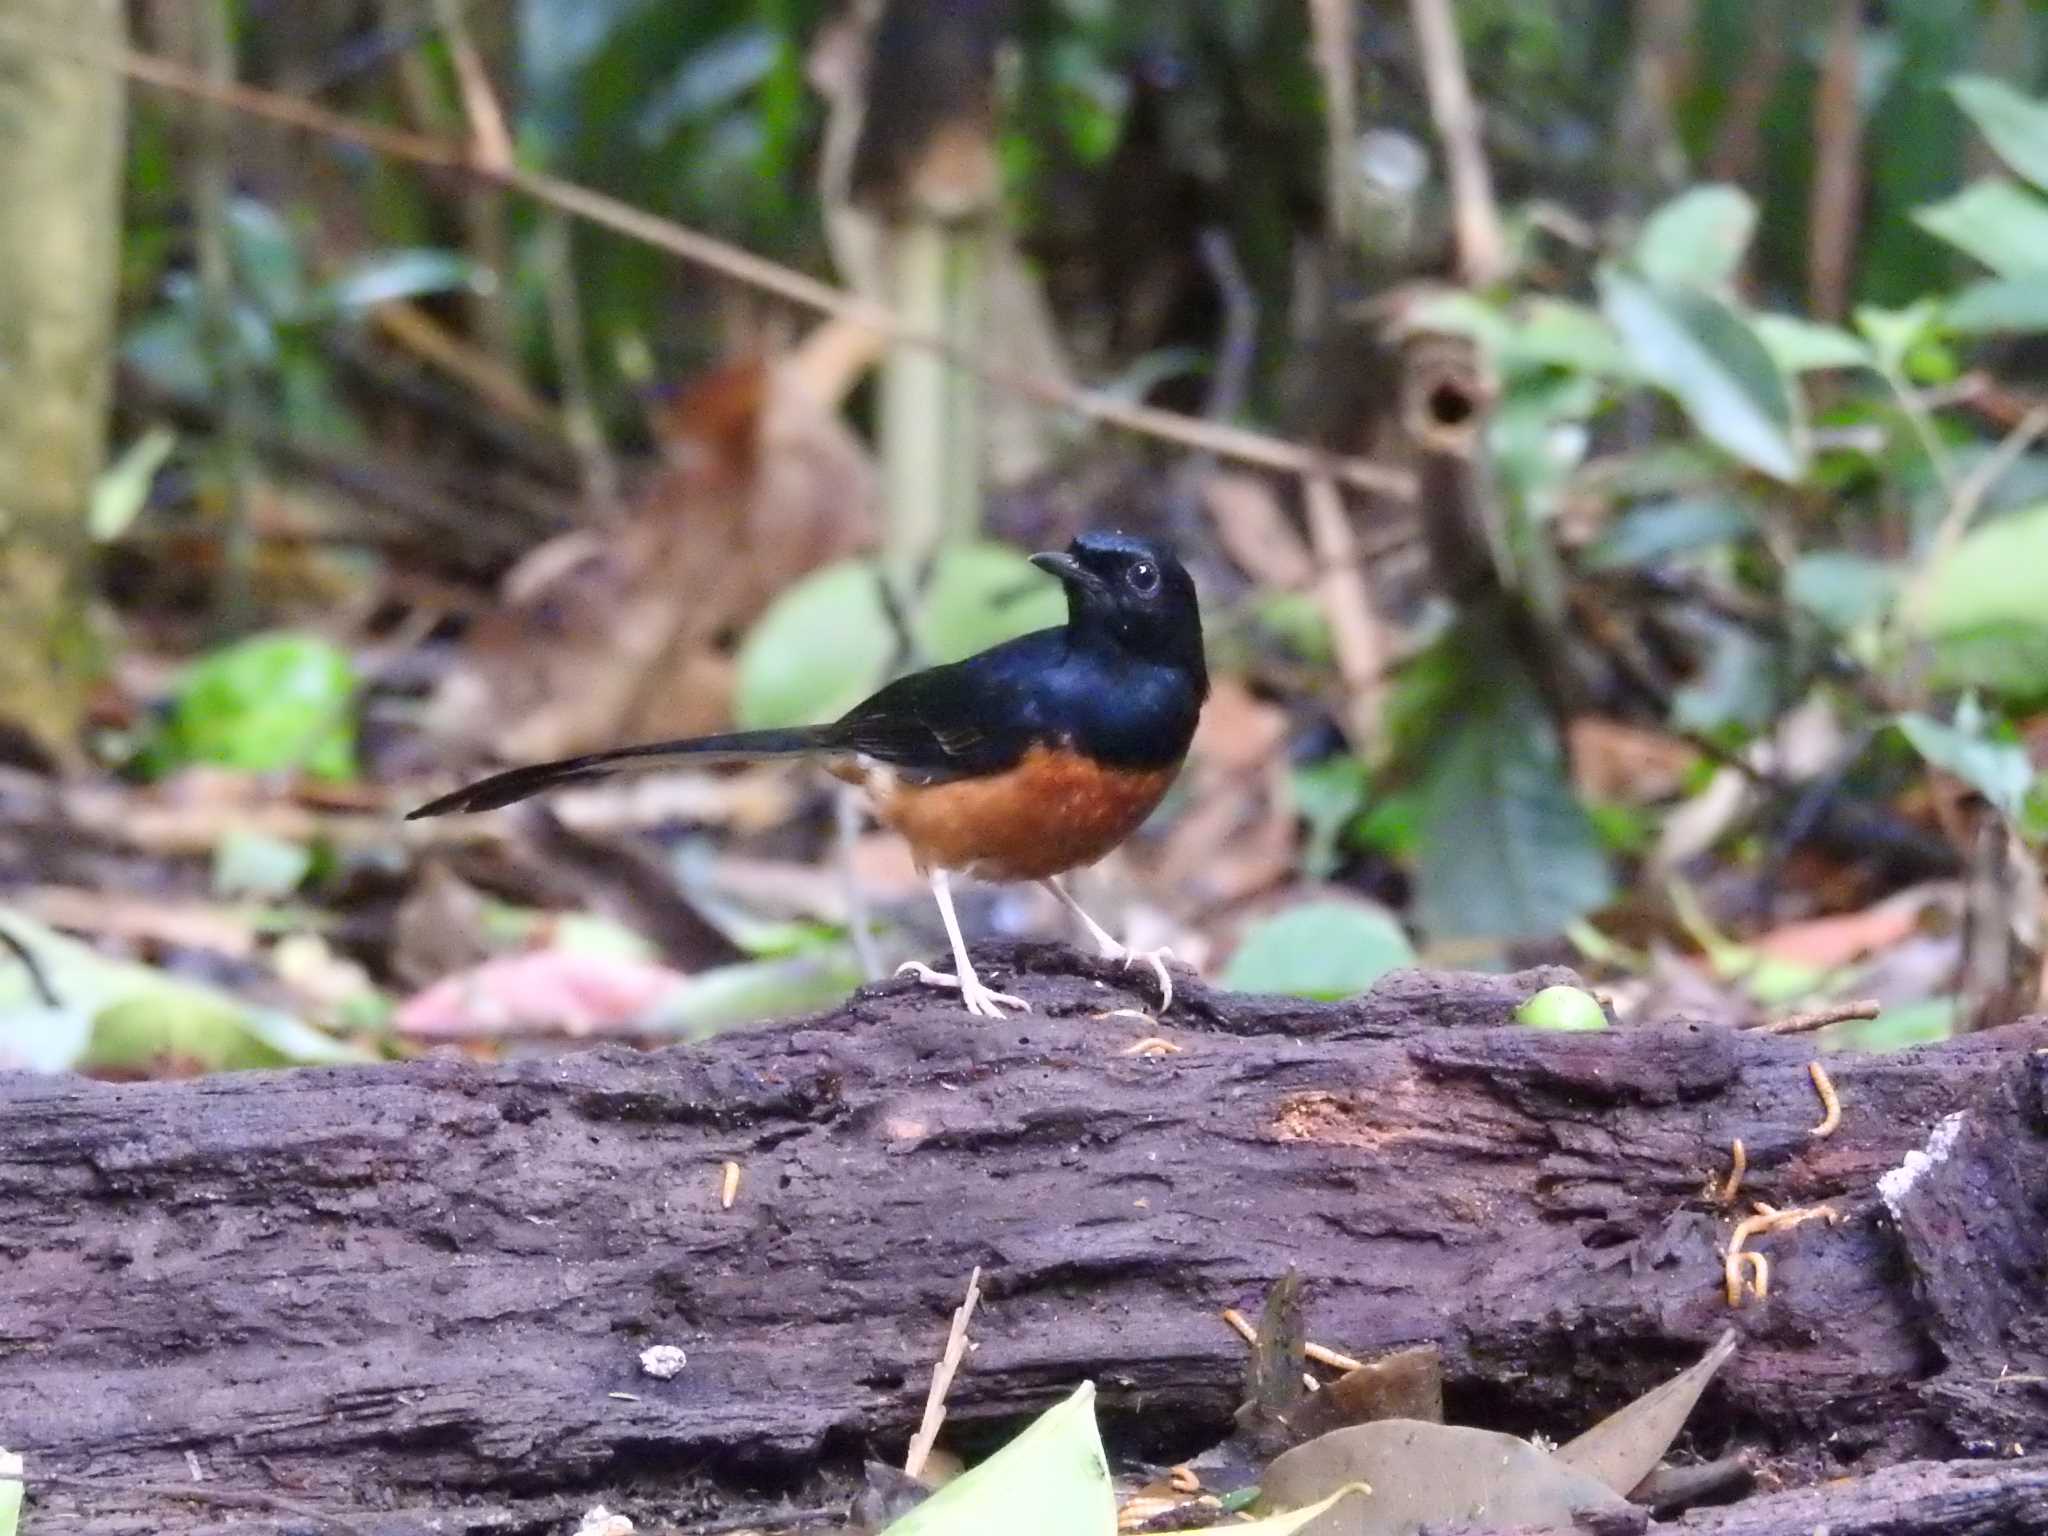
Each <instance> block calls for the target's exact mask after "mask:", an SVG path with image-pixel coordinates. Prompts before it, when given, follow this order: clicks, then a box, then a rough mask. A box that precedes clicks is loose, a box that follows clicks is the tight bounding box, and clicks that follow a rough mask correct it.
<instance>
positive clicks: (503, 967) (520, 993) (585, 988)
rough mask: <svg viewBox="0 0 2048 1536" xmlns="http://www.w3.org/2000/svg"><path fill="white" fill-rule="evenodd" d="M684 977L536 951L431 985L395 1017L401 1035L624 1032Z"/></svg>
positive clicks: (639, 964) (625, 962) (588, 956)
mask: <svg viewBox="0 0 2048 1536" xmlns="http://www.w3.org/2000/svg"><path fill="white" fill-rule="evenodd" d="M687 979H688V978H686V977H685V976H683V975H682V974H681V973H680V972H677V971H671V970H668V969H666V968H664V967H662V966H658V965H649V964H647V963H645V962H643V961H639V960H629V959H624V958H621V957H619V956H616V955H607V954H592V953H586V952H583V951H577V950H563V949H541V950H534V951H532V952H530V953H527V954H523V955H507V956H503V957H502V958H499V959H496V960H487V961H485V962H484V963H483V964H482V965H479V966H476V967H475V968H473V969H471V970H468V971H465V972H463V973H462V974H461V975H458V976H449V977H446V978H444V979H442V980H441V981H437V982H435V983H434V984H433V985H432V986H430V987H428V988H427V989H426V990H425V991H424V992H421V993H419V994H417V995H415V996H414V997H411V998H409V999H407V1000H406V1002H405V1003H404V1004H402V1005H401V1006H400V1008H399V1010H398V1014H397V1016H396V1018H395V1019H394V1021H393V1022H394V1023H395V1024H396V1026H397V1028H398V1030H399V1032H400V1033H401V1034H407V1035H423V1036H436V1037H448V1036H459V1035H531V1034H545V1035H555V1034H562V1035H572V1036H581V1035H592V1034H602V1033H612V1032H620V1033H623V1032H629V1031H630V1030H631V1029H632V1028H633V1026H634V1025H635V1024H636V1023H637V1022H638V1021H639V1020H640V1019H642V1018H644V1017H645V1016H646V1015H647V1014H648V1013H650V1012H651V1011H653V1010H654V1009H655V1008H657V1007H658V1006H659V1005H660V1004H661V1003H662V1002H663V1001H665V1000H666V999H667V998H668V997H669V996H670V994H671V993H673V992H674V991H675V990H676V989H677V988H678V987H680V986H682V985H683V984H684V983H685V982H686V981H687Z"/></svg>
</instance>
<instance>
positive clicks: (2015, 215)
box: [1913, 180, 2048, 278]
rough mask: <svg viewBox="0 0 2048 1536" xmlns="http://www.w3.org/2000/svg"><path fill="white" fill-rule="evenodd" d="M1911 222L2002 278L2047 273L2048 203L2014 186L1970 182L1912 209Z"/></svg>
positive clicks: (1987, 182) (1993, 182) (2003, 183)
mask: <svg viewBox="0 0 2048 1536" xmlns="http://www.w3.org/2000/svg"><path fill="white" fill-rule="evenodd" d="M1913 222H1914V223H1916V224H1918V225H1919V226H1920V227H1921V228H1922V229H1924V230H1926V231H1927V232H1928V233H1929V234H1931V235H1935V236H1937V237H1939V238H1940V239H1943V240H1946V241H1947V242H1948V243H1949V244H1950V245H1952V246H1954V247H1955V248H1956V249H1957V250H1959V251H1961V252H1963V253H1964V254H1965V255H1967V256H1973V257H1975V258H1976V259H1977V260H1978V261H1981V262H1982V263H1983V264H1984V265H1985V266H1987V267H1989V268H1990V269H1991V270H1992V271H1994V272H1996V273H1997V274H1998V275H1999V276H2000V277H2009V278H2011V277H2026V276H2029V275H2032V274H2036V273H2040V272H2044V271H2048V203H2044V202H2043V201H2042V200H2041V199H2040V198H2038V197H2036V196H2035V195H2034V194H2033V193H2031V192H2029V191H2027V190H2026V189H2025V188H2024V187H2022V186H2020V185H2018V184H2017V183H2016V182H2010V181H1998V180H1986V181H1974V182H1972V183H1970V185H1969V186H1967V187H1965V188H1963V190H1962V191H1960V192H1958V193H1956V194H1955V196H1953V197H1948V198H1944V199H1942V201H1940V202H1938V203H1929V204H1928V205H1927V206H1926V207H1925V208H1916V209H1914V210H1913Z"/></svg>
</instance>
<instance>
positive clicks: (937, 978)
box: [896, 960, 1031, 1019]
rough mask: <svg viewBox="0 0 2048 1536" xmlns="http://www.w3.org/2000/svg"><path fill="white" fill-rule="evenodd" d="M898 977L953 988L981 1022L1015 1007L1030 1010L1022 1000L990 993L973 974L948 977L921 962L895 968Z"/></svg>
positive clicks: (1003, 994) (909, 961)
mask: <svg viewBox="0 0 2048 1536" xmlns="http://www.w3.org/2000/svg"><path fill="white" fill-rule="evenodd" d="M896 974H897V975H898V976H915V977H916V978H917V979H918V981H920V982H921V983H923V984H924V985H925V986H927V987H949V988H956V989H958V991H959V993H960V1001H961V1002H963V1003H965V1004H966V1005H967V1011H968V1012H969V1013H972V1014H975V1015H977V1016H979V1017H981V1018H984V1019H1000V1018H1003V1017H1005V1015H1004V1013H1003V1008H1004V1007H1010V1008H1015V1009H1017V1010H1019V1011H1020V1012H1023V1013H1029V1012H1030V1011H1031V1005H1030V1004H1029V1003H1027V1002H1025V1001H1024V999H1023V998H1021V997H1012V996H1011V995H1010V994H1009V993H1007V992H992V991H990V990H989V989H988V988H987V987H985V986H983V985H982V984H981V978H980V977H979V976H977V975H975V974H974V972H972V971H966V972H964V973H963V974H962V975H959V976H949V975H947V974H946V972H944V971H935V970H933V969H932V968H931V967H930V966H928V965H926V964H925V963H924V962H923V961H921V960H906V961H904V962H903V963H902V964H901V965H899V966H897V967H896Z"/></svg>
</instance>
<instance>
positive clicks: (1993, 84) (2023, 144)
mask: <svg viewBox="0 0 2048 1536" xmlns="http://www.w3.org/2000/svg"><path fill="white" fill-rule="evenodd" d="M1948 93H1949V95H1950V96H1952V97H1954V98H1955V103H1956V105H1957V106H1959V107H1961V108H1962V109H1963V111H1964V112H1965V113H1966V114H1967V115H1968V116H1969V119H1970V121H1971V122H1973V123H1975V124H1976V125H1977V131H1978V132H1979V133H1981V134H1983V135H1984V137H1985V139H1986V140H1987V141H1988V142H1989V143H1990V145H1991V147H1992V148H1993V149H1995V150H1997V151H1998V158H1999V159H2001V160H2003V161H2004V162H2005V163H2006V164H2007V165H2009V166H2011V167H2012V168H2013V169H2014V170H2015V171H2017V172H2019V173H2020V175H2022V176H2024V177H2026V178H2027V180H2029V181H2031V182H2032V183H2033V184H2034V185H2035V186H2037V187H2043V188H2048V105H2043V104H2042V103H2041V102H2038V101H2032V100H2029V99H2028V98H2027V97H2025V96H2022V95H2021V94H2020V93H2019V92H2018V91H2016V90H2014V89H2013V88H2012V87H2011V86H2009V85H2007V84H2006V83H2005V82H2004V81H2003V80H1995V79H1993V78H1991V77H1990V76H1988V75H1960V76H1958V77H1957V78H1955V79H1953V80H1951V81H1949V83H1948Z"/></svg>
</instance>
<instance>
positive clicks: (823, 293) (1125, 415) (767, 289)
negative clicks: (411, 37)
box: [0, 22, 1490, 500]
mask: <svg viewBox="0 0 2048 1536" xmlns="http://www.w3.org/2000/svg"><path fill="white" fill-rule="evenodd" d="M0 40H6V41H8V42H11V43H12V44H14V45H15V46H17V47H19V46H26V47H29V48H32V49H36V50H39V51H44V52H47V53H51V54H55V55H59V56H62V57H66V58H71V59H75V60H77V61H79V62H81V63H85V64H89V65H93V66H96V67H100V68H104V69H108V70H111V71H113V72H114V73H116V74H120V75H125V76H126V77H127V78H129V79H130V80H134V81H137V82H139V83H141V84H143V85H148V86H153V87H155V88H156V89H158V90H163V91H169V92H171V93H173V94H175V95H179V96H184V97H187V98H190V99H192V100H197V101H211V102H215V103H217V104H219V105H222V106H225V107H228V108H230V109H232V110H234V111H236V112H241V113H244V114H246V115H248V116H251V117H256V118H261V119H263V120H265V121H267V122H273V123H279V124H282V125H284V126H286V127H290V128H296V129H299V130H301V131H303V132H306V133H311V134H315V135H318V136H320V137H322V138H327V139H331V140H334V141H336V142H338V143H344V144H352V145H355V146H356V147H358V148H360V149H365V150H368V151H370V152H372V153H374V154H378V155H383V156H385V157H386V158H388V159H393V160H402V161H406V162H409V163H411V164H414V165H420V166H425V167H428V168H430V169H434V170H440V171H445V172H449V173H451V174H454V175H457V176H468V177H473V178H477V179H480V180H483V181H487V182H490V183H492V184H494V185H498V186H502V187H505V188H507V189H509V190H511V191H515V192H518V193H519V194H521V195H522V196H525V197H529V198H531V199H533V200H534V201H535V202H538V203H542V204H544V205H546V206H548V207H551V208H556V209H560V210H561V211H562V212H564V213H567V214H570V215H572V216H574V217H576V218H579V219H583V220H585V221H587V222H589V223H592V224H596V225H599V226H601V227H602V228H605V229H609V230H611V231H612V232H613V233H615V234H619V235H623V236H625V237H626V238H628V239H632V240H638V241H640V242H641V243H642V244H645V245H648V246H651V247H653V248H654V249H656V250H661V251H666V252H668V253H669V254H671V255H673V256H677V257H680V258H681V259H683V260H684V261H688V262H692V263H694V264H696V265H698V266H701V267H705V268H707V269H709V270H711V271H713V272H717V273H719V274H720V275H721V276H723V277H726V278H729V279H730V280H732V281H734V282H738V283H744V284H746V285H748V286H749V287H753V288H757V289H760V290H761V291H762V292H764V293H769V294H773V295H775V296H776V297H778V298H780V299H783V300H785V301H786V302H788V303H791V304H794V305H797V306H799V307H800V308H803V309H808V310H812V311H815V312H817V313H819V314H826V315H833V316H837V317H840V318H842V319H845V320H849V321H852V322H853V323H855V324H857V325H863V326H867V327H868V328H870V329H872V330H875V331H878V332H880V333H882V334H884V335H886V336H889V337H890V338H892V339H895V340H899V341H902V342H904V343H905V344H907V345H911V346H918V347H927V348H930V349H932V350H933V351H936V352H938V353H940V354H941V355H942V356H945V357H946V358H947V359H948V360H949V361H951V362H952V363H954V364H955V365H956V366H958V367H961V368H964V369H967V370H969V371H971V372H973V373H975V374H976V375H978V376H979V377H981V378H984V379H986V380H988V381H989V382H990V383H992V384H995V385H997V386H998V387H1000V388H1003V389H1008V390H1012V391H1015V392H1016V393H1018V394H1020V395H1022V396H1024V397H1025V398H1027V399H1032V400H1036V401H1038V402H1039V403H1041V404H1043V405H1045V406H1048V407H1051V408H1054V409H1058V410H1064V411H1070V412H1072V413H1073V414H1075V415H1077V416H1081V417H1084V418H1086V419H1087V420H1090V421H1094V422H1097V423H1100V424H1102V425H1104V426H1110V427H1116V428H1118V429H1120V430H1122V431H1126V432H1133V433H1136V434H1138V435H1140V436H1145V437H1153V438H1157V439H1159V440H1161V441H1163V442H1171V443H1178V444H1180V445H1181V446H1183V447H1186V448H1194V449H1199V450H1204V451H1207V452H1210V453H1214V454H1216V455H1217V456H1218V457H1220V458H1226V459H1234V460H1236V461H1238V462H1240V463H1245V464H1257V465H1262V466H1264V467H1266V468H1268V469H1279V470H1286V471H1289V472H1291V473H1293V474H1297V475H1305V474H1310V473H1313V472H1315V471H1316V470H1317V468H1318V467H1319V466H1323V467H1326V468H1327V471H1328V473H1329V474H1331V475H1332V476H1333V477H1334V478H1335V479H1337V480H1338V481H1339V482H1341V483H1343V484H1346V485H1351V486H1356V487H1358V488H1359V489H1361V490H1366V491H1373V492H1377V493H1378V494H1380V495H1383V496H1390V497H1395V498H1399V499H1402V500H1407V499H1410V498H1412V497H1413V496H1414V494H1415V482H1414V477H1413V476H1411V475H1410V474H1408V473H1407V472H1406V471H1405V470H1401V469H1397V468H1394V467H1392V466H1390V465H1386V464H1379V463H1375V462H1373V461H1372V460H1369V459H1359V458H1340V459H1326V458H1324V457H1323V456H1322V455H1319V454H1317V453H1316V452H1314V451H1313V450H1311V449H1308V448H1304V447H1302V446H1300V445H1299V444H1296V443H1290V442H1286V441H1284V440H1283V439H1280V438H1276V437H1271V436H1268V435H1267V434H1265V433H1263V432H1253V431H1249V430H1247V429H1245V428H1242V427H1233V426H1227V425H1224V424H1222V423H1218V422H1206V421H1202V420H1199V419H1197V418H1195V417H1191V416H1184V415H1182V414H1180V413H1179V412H1177V411H1166V410H1160V409H1158V408H1156V407H1153V406H1144V405H1134V404H1131V403H1129V402H1126V401H1123V400H1119V399H1116V398H1113V397H1111V396H1109V395H1106V394H1103V393H1101V392H1099V391H1095V390H1087V389H1077V388H1075V387H1073V386H1072V385H1068V384H1064V383H1061V382H1059V381H1057V380H1052V379H1046V378H1042V377H1039V376H1037V375H1034V374H1026V373H1021V372H1018V371H1017V370H1014V369H1010V368H1006V367H1003V366H1001V365H999V364H994V363H990V362H987V361H985V360H983V359H981V358H976V357H965V356H961V355H959V354H958V353H956V352H955V351H953V350H952V349H950V348H947V347H946V346H945V345H944V344H943V343H942V342H941V341H940V340H939V339H938V338H936V337H930V336H923V335H916V334H912V333H911V332H910V331H909V330H908V329H907V328H906V327H904V326H903V325H902V324H901V323H900V322H899V321H898V319H897V317H896V316H895V315H894V314H892V313H891V312H890V311H889V310H888V309H886V308H884V307H883V306H881V305H878V304H875V303H873V302H871V301H868V300H864V299H859V298H855V297H852V296H851V295H848V294H846V293H844V292H842V291H841V290H839V289H837V288H834V287H833V286H832V285H830V284H829V283H823V282H820V281H818V280H817V279H816V278H813V277H808V276H806V275H805V274H803V273H801V272H798V271H796V270H794V269H793V268H790V267H786V266H783V265H782V264H780V263H779V262H774V261H769V260H767V259H766V258H764V257H760V256H756V255H754V254H753V253H751V252H749V251H744V250H741V249H740V248H739V247H737V246H734V245H731V244H728V243H727V242H725V241H723V240H719V239H716V238H714V237H712V236H710V235H705V234H700V233H699V232H697V231H696V230H692V229H688V228H686V227H684V226H683V225H680V224H677V223H675V222H674V221H673V220H670V219H665V218H662V217H660V216H659V215H658V214H653V213H648V212H646V211H645V210H644V209H640V208H635V207H633V206H632V205H631V204H629V203H624V202H621V201H619V200H618V199H617V198H613V197H607V196H606V195H605V194H603V193H601V192H594V191H592V190H590V189H589V188H587V187H581V186H578V185H576V184H575V183H573V182H569V181H564V180H562V179H561V178H559V177H555V176H549V175H546V174H545V173H543V172H539V171H531V170H526V169H524V168H522V167H519V166H516V165H515V166H508V167H504V168H491V167H486V166H482V165H479V164H478V163H477V162H476V160H475V158H474V156H473V155H472V154H471V153H470V152H469V150H468V149H467V148H466V147H465V146H463V145H457V144H447V143H442V142H438V141H436V140H434V139H430V138H425V137H422V136H421V135H419V134H415V133H407V132H404V131H402V130H400V129H394V128H389V127H386V126H384V125H383V124H379V123H371V122H365V121H362V120H361V119H357V118H351V117H347V116H344V115H342V114H340V113H336V112H329V111H327V110H326V109H324V108H322V107H318V106H315V105H313V104H312V103H310V102H306V101H301V100H298V99H297V98H295V97H291V96H286V95H282V94H280V93H278V92H275V91H266V90H261V89H258V88H256V87H254V86H246V85H234V84H215V83H212V82H209V81H207V80H206V79H205V78H204V77H203V76H202V75H200V74H198V73H196V72H195V71H193V70H191V69H188V68H186V67H184V66H183V65H180V64H178V63H176V62H175V61H172V60H169V59H164V58H160V57H157V56H155V55H152V54H145V53H137V52H134V51H132V50H124V51H120V52H100V51H96V50H93V49H89V48H81V47H79V46H77V45H76V44H74V43H73V42H71V41H70V40H69V39H67V38H65V37H63V36H61V35H59V34H55V33H50V32H46V31H40V30H37V29H33V28H25V27H18V26H14V25H10V24H7V23H5V22H0ZM1489 206H1490V203H1489Z"/></svg>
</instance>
